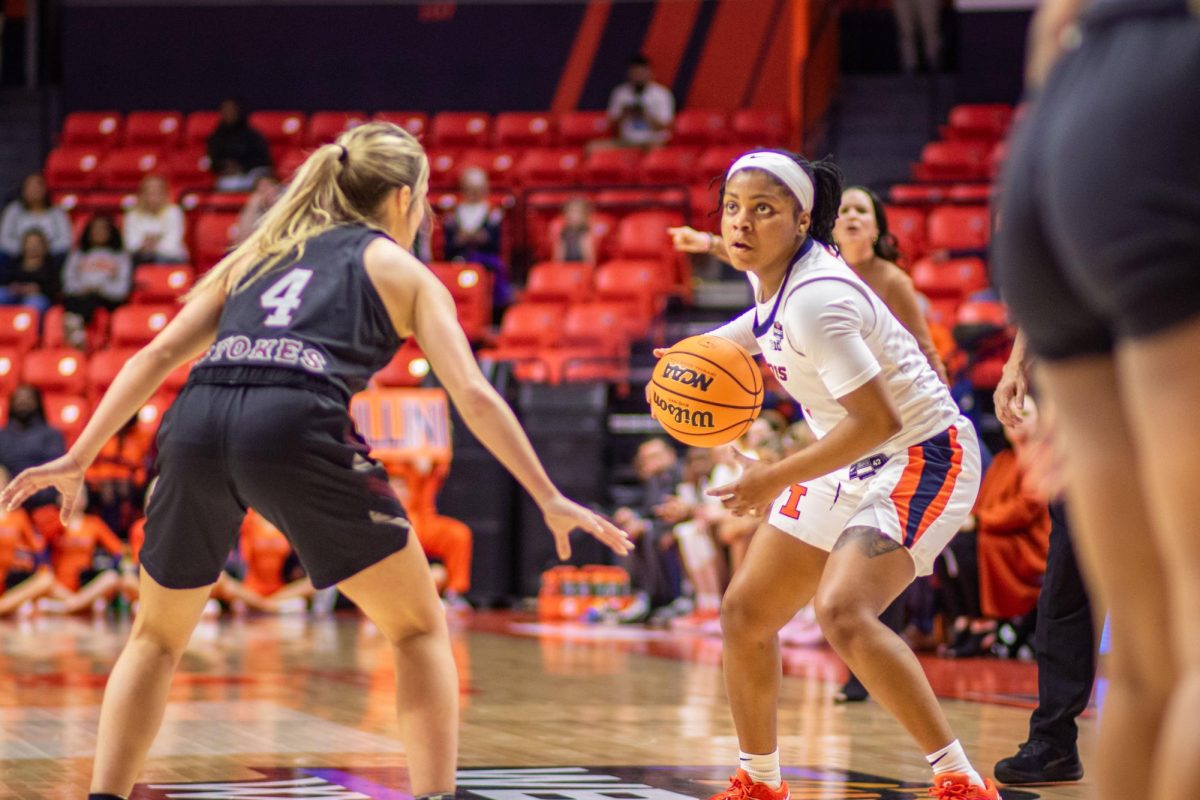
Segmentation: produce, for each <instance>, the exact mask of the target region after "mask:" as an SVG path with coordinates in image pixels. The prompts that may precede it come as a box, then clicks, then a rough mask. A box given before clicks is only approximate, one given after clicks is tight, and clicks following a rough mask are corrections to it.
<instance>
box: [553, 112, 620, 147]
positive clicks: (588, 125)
mask: <svg viewBox="0 0 1200 800" xmlns="http://www.w3.org/2000/svg"><path fill="white" fill-rule="evenodd" d="M608 135H609V124H608V115H607V114H605V113H604V112H603V111H567V112H564V113H562V114H559V115H558V140H559V142H561V143H562V144H563V145H564V146H565V147H583V146H584V145H585V144H587V143H588V142H590V141H592V140H593V139H604V138H606V137H607V136H608Z"/></svg>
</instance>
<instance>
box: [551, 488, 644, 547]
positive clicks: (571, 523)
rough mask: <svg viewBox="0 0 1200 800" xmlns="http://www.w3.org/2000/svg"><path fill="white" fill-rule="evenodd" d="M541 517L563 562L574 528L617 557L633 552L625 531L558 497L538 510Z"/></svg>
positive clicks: (576, 504) (593, 513)
mask: <svg viewBox="0 0 1200 800" xmlns="http://www.w3.org/2000/svg"><path fill="white" fill-rule="evenodd" d="M542 517H543V518H544V519H545V520H546V527H548V528H549V529H550V532H551V533H552V534H554V546H555V549H556V550H557V551H558V557H559V558H560V559H561V560H563V561H565V560H566V559H568V558H570V557H571V538H570V537H571V531H573V530H575V529H576V528H579V529H581V530H584V531H587V532H588V533H590V534H591V535H592V536H595V537H596V538H597V539H599V540H600V541H601V542H602V543H604V545H605V546H607V547H608V548H609V549H610V550H612V551H613V552H614V553H616V554H617V555H619V556H623V555H625V554H626V553H628V552H629V551H630V550H632V549H633V543H632V542H630V541H629V536H628V535H627V534H626V533H625V531H623V530H621V529H620V528H618V527H617V526H616V525H613V524H612V523H611V522H609V521H608V520H606V519H605V518H604V517H602V516H600V515H599V514H597V513H595V512H594V511H589V510H588V509H586V508H584V507H583V506H581V505H579V504H578V503H575V502H573V501H571V500H568V499H567V498H565V497H563V496H562V495H559V496H558V497H556V498H554V499H553V500H551V501H550V502H548V503H546V504H545V505H544V506H542Z"/></svg>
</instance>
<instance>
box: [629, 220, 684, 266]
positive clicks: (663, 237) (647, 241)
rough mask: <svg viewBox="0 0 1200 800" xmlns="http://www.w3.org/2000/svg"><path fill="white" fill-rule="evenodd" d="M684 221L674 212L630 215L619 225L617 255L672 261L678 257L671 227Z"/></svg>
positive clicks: (661, 261)
mask: <svg viewBox="0 0 1200 800" xmlns="http://www.w3.org/2000/svg"><path fill="white" fill-rule="evenodd" d="M681 224H683V219H682V218H681V217H680V215H679V214H677V213H674V212H670V211H640V212H638V213H636V214H630V215H629V216H627V217H625V218H624V219H623V220H621V222H620V223H619V224H618V225H617V256H618V257H619V258H640V259H656V260H658V261H659V262H660V263H669V262H670V261H671V260H672V259H674V257H675V249H674V247H673V246H672V245H671V237H670V235H669V234H668V233H667V228H670V227H672V226H675V225H681Z"/></svg>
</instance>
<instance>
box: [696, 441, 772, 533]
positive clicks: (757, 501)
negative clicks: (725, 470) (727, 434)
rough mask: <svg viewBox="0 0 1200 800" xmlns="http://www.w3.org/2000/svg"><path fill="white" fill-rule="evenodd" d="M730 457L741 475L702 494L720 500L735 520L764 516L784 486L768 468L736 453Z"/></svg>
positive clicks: (759, 462) (735, 451)
mask: <svg viewBox="0 0 1200 800" xmlns="http://www.w3.org/2000/svg"><path fill="white" fill-rule="evenodd" d="M733 457H734V459H735V460H736V461H737V463H738V465H739V466H741V468H742V474H741V475H739V476H738V477H737V480H735V481H733V482H732V483H727V484H725V485H724V486H714V487H713V488H712V489H709V490H708V491H707V492H705V494H707V495H709V496H711V497H719V498H721V504H722V505H724V506H725V508H727V509H729V511H730V512H731V513H732V514H733V515H734V516H735V517H746V516H750V517H758V516H762V515H763V514H766V513H767V511H768V510H770V508H771V504H772V503H774V502H775V499H776V498H777V497H779V495H780V494H781V493H782V492H783V490H784V489H785V488H786V486H780V485H779V484H778V482H777V481H776V479H775V478H774V477H773V476H772V475H771V472H770V469H769V467H768V465H766V464H764V463H763V462H761V461H756V460H754V459H753V458H749V457H748V456H745V455H742V454H741V453H739V452H738V451H737V450H734V451H733Z"/></svg>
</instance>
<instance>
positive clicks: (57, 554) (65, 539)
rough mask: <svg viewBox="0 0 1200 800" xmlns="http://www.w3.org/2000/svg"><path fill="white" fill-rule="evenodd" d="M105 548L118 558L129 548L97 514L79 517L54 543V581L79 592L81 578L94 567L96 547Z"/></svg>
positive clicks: (73, 520)
mask: <svg viewBox="0 0 1200 800" xmlns="http://www.w3.org/2000/svg"><path fill="white" fill-rule="evenodd" d="M97 545H99V546H100V547H103V548H104V549H105V550H107V551H108V552H110V553H112V554H113V555H114V556H119V555H120V554H121V551H122V550H123V549H124V547H125V545H124V544H122V543H121V540H120V539H118V538H117V535H116V534H115V533H113V532H112V530H111V529H110V528H109V527H108V526H107V525H105V524H104V521H103V520H102V519H100V518H99V517H97V516H95V515H94V514H84V515H83V516H77V517H75V518H74V519H72V520H71V521H70V522H68V523H67V524H66V525H65V526H63V529H62V532H61V533H59V534H58V536H57V537H56V538H55V540H54V546H53V550H54V552H53V554H52V556H51V562H52V563H53V565H54V577H56V578H57V579H58V582H59V583H61V584H62V585H63V586H65V587H67V588H68V589H70V590H71V591H73V592H75V591H78V590H79V584H80V579H79V576H80V575H81V574H82V573H83V571H84V570H86V569H90V568H91V566H92V556H93V555H95V553H96V546H97Z"/></svg>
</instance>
